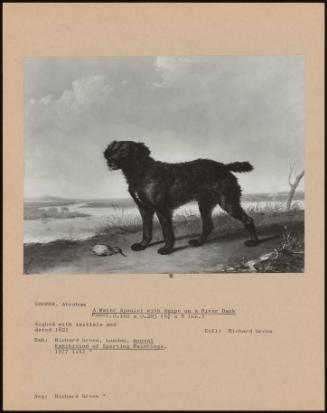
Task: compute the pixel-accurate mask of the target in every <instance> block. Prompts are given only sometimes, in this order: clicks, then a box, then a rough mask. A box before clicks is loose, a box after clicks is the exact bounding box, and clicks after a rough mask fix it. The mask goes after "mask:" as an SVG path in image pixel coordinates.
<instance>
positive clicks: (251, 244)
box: [244, 239, 259, 247]
mask: <svg viewBox="0 0 327 413" xmlns="http://www.w3.org/2000/svg"><path fill="white" fill-rule="evenodd" d="M258 244H259V241H258V240H257V241H255V240H253V239H247V240H246V241H244V245H246V246H247V247H255V246H256V245H258Z"/></svg>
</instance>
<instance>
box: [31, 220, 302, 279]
mask: <svg viewBox="0 0 327 413" xmlns="http://www.w3.org/2000/svg"><path fill="white" fill-rule="evenodd" d="M302 219H303V216H297V215H296V216H292V219H290V217H288V220H287V223H288V230H289V231H292V232H293V233H295V234H296V235H297V236H298V237H302V239H303V221H302ZM278 221H281V222H278V223H274V222H271V223H270V224H268V225H267V224H266V225H263V226H261V227H260V226H259V227H258V234H259V237H260V239H261V240H262V242H261V243H260V244H259V245H257V246H256V247H247V246H245V245H244V240H245V239H246V238H247V236H246V232H244V230H243V229H238V230H237V231H236V232H235V231H234V233H232V234H228V235H227V234H225V235H224V234H222V233H219V232H216V233H214V234H213V235H212V237H211V239H209V240H208V242H207V243H206V244H205V245H203V246H201V247H198V248H195V247H191V246H189V244H188V240H189V239H191V238H193V237H194V236H192V235H187V236H186V235H185V233H184V235H183V234H181V233H180V234H178V232H182V230H181V231H176V232H177V241H176V245H175V251H174V253H173V254H171V255H168V256H163V255H159V254H158V253H157V249H158V248H159V247H160V246H161V245H162V238H161V234H160V231H159V230H156V231H155V237H154V241H153V242H152V243H151V245H150V246H149V247H148V248H147V249H146V250H144V251H140V252H135V251H132V250H131V249H130V245H131V244H133V243H134V242H137V241H138V240H139V236H140V234H139V231H137V232H131V233H130V232H123V233H120V234H114V235H113V234H110V233H105V234H99V235H97V236H95V237H92V238H90V239H88V240H85V241H55V242H52V243H48V244H35V245H29V246H26V247H25V273H29V274H32V273H47V274H112V273H118V274H119V273H120V274H121V273H124V274H137V273H141V274H142V273H143V274H144V273H147V274H157V273H168V274H169V273H175V274H176V273H206V272H213V273H217V272H218V273H219V272H224V269H225V268H226V267H229V266H233V265H237V264H239V263H240V262H242V261H248V260H251V259H255V258H257V257H259V256H260V255H262V254H265V253H267V252H271V251H273V250H274V249H275V248H278V246H279V245H280V243H281V240H282V236H283V230H284V225H285V222H282V221H283V220H280V219H279V220H278ZM284 221H285V220H284ZM98 243H104V244H109V245H111V246H119V247H120V248H121V249H122V250H123V251H124V253H125V254H126V257H124V256H122V255H120V254H116V255H112V256H104V257H99V256H95V255H93V254H92V252H91V248H92V247H93V246H94V245H95V244H98Z"/></svg>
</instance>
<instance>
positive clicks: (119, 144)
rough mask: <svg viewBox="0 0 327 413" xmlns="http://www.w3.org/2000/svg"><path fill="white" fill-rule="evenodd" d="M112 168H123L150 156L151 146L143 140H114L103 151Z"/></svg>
mask: <svg viewBox="0 0 327 413" xmlns="http://www.w3.org/2000/svg"><path fill="white" fill-rule="evenodd" d="M103 155H104V157H105V159H106V160H107V164H108V166H109V168H110V169H111V170H116V169H122V168H124V167H127V166H128V165H133V164H135V163H138V162H140V161H142V160H144V159H145V158H147V157H149V155H150V150H149V148H148V147H147V146H146V145H144V143H141V142H133V141H113V142H111V143H110V144H109V145H108V147H107V149H106V150H105V151H104V153H103Z"/></svg>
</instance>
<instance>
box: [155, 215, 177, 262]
mask: <svg viewBox="0 0 327 413" xmlns="http://www.w3.org/2000/svg"><path fill="white" fill-rule="evenodd" d="M156 214H157V216H158V219H159V222H160V225H161V228H162V233H163V237H164V241H165V246H164V247H161V248H159V249H158V254H161V255H166V254H170V253H172V252H173V249H174V242H175V236H174V231H173V223H172V216H171V215H172V214H171V211H170V210H169V209H167V208H158V209H156Z"/></svg>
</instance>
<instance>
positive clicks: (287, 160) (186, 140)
mask: <svg viewBox="0 0 327 413" xmlns="http://www.w3.org/2000/svg"><path fill="white" fill-rule="evenodd" d="M24 110H25V131H24V154H25V155H24V160H25V166H24V174H25V178H24V273H25V274H30V275H32V274H45V275H46V274H135V275H137V274H153V275H155V274H169V275H173V274H199V275H200V274H205V273H210V274H217V276H219V274H220V273H256V272H258V273H303V272H304V265H305V264H304V262H305V257H304V172H305V164H304V59H303V56H301V55H285V56H144V57H140V56H138V57H72V58H69V57H65V58H51V57H42V58H38V57H33V58H28V59H26V60H25V62H24ZM245 276H246V274H245Z"/></svg>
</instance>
